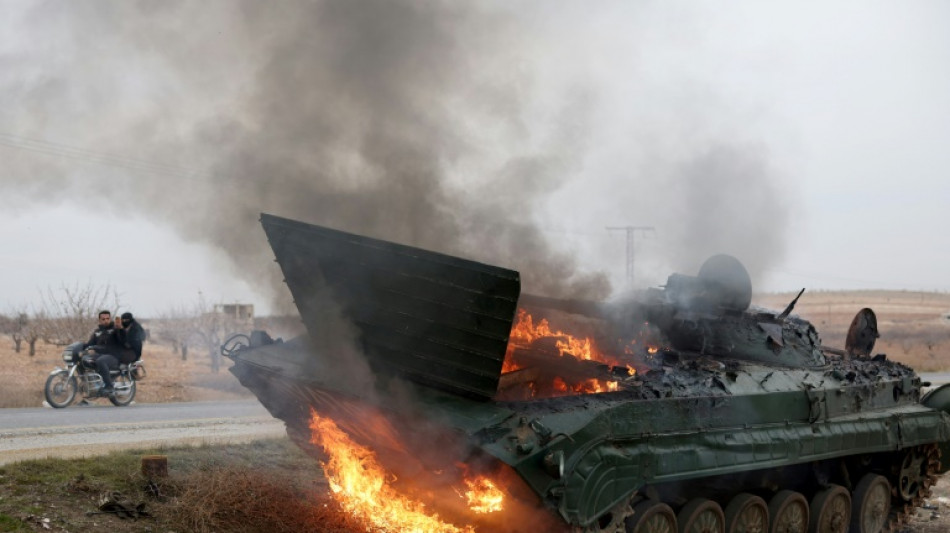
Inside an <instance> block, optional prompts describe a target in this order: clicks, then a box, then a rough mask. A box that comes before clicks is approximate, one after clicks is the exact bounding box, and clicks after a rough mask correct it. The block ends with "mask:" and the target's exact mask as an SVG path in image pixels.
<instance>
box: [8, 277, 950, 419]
mask: <svg viewBox="0 0 950 533" xmlns="http://www.w3.org/2000/svg"><path fill="white" fill-rule="evenodd" d="M794 296H795V295H794V294H793V293H782V294H759V295H756V296H755V297H754V298H753V304H754V305H758V306H760V307H766V308H769V309H778V310H781V309H783V308H784V307H785V306H786V305H788V302H790V301H791V300H792V298H794ZM863 307H870V308H871V309H873V310H874V312H875V313H876V314H877V319H878V329H879V330H880V333H881V338H880V339H878V342H877V345H876V346H875V350H874V351H875V353H885V354H887V356H888V357H889V358H891V359H893V360H896V361H900V362H902V363H905V364H907V365H910V366H912V367H914V368H915V369H917V370H918V371H922V372H933V371H941V370H950V319H947V318H946V315H947V314H948V313H950V294H944V293H933V292H907V291H814V292H811V291H806V292H805V294H804V295H803V296H802V297H801V299H800V300H799V301H798V304H797V305H796V306H795V311H794V313H795V314H797V315H799V316H801V317H802V318H805V319H807V320H809V321H811V322H812V323H813V324H814V325H815V327H816V328H817V329H818V332H819V333H820V334H821V338H822V342H823V343H824V344H825V345H827V346H831V347H837V348H843V347H844V339H845V335H846V333H847V331H848V326H849V325H850V324H851V320H852V319H853V318H854V315H855V313H857V312H858V311H859V310H860V309H861V308H863ZM61 350H62V348H61V347H58V346H50V345H46V344H42V343H40V344H38V345H37V354H36V356H34V357H30V356H28V355H27V354H26V346H25V345H24V347H23V350H22V351H21V353H19V354H17V353H14V351H13V341H12V340H11V339H10V338H9V337H6V336H0V361H3V364H2V365H0V380H2V383H3V386H2V387H0V408H2V407H35V406H39V405H40V404H41V403H42V402H43V384H44V383H45V381H46V376H47V375H48V374H49V372H50V371H51V370H52V369H53V367H54V366H56V365H62V360H61V359H60V352H61ZM142 359H143V360H144V361H145V365H146V368H147V369H148V377H147V378H146V379H145V380H144V381H143V382H142V383H141V384H140V387H139V389H138V396H137V400H138V401H142V402H181V401H199V400H212V399H236V398H241V397H244V398H247V397H250V394H249V393H248V391H247V390H246V389H245V388H244V387H242V386H241V385H240V383H238V381H237V379H236V378H234V376H232V375H231V373H230V372H228V371H227V368H228V366H229V363H230V361H228V360H224V361H223V362H222V368H221V371H220V372H218V373H212V372H211V370H210V359H209V356H208V354H207V353H206V352H202V351H200V350H192V351H191V352H190V353H189V357H188V360H187V361H183V360H182V359H181V356H180V355H178V354H174V353H172V351H171V349H170V348H169V347H167V346H164V345H160V344H155V343H147V344H146V345H145V350H144V355H143V358H142ZM98 401H105V400H98Z"/></svg>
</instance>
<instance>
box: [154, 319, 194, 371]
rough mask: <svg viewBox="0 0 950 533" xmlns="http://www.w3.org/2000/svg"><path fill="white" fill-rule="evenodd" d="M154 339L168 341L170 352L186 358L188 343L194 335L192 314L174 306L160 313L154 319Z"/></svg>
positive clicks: (183, 358)
mask: <svg viewBox="0 0 950 533" xmlns="http://www.w3.org/2000/svg"><path fill="white" fill-rule="evenodd" d="M156 329H157V331H156V339H157V340H158V342H161V343H168V344H170V345H171V347H172V352H173V353H176V354H181V360H182V361H187V360H188V344H189V343H190V342H191V340H192V337H193V336H194V329H195V326H194V315H193V314H192V313H191V311H186V310H184V308H181V307H175V308H172V309H169V310H168V311H165V312H163V313H161V314H160V315H159V317H158V320H157V321H156Z"/></svg>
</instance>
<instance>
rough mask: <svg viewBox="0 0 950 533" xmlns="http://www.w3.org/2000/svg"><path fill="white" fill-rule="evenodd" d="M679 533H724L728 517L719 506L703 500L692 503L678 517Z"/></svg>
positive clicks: (698, 499) (697, 499)
mask: <svg viewBox="0 0 950 533" xmlns="http://www.w3.org/2000/svg"><path fill="white" fill-rule="evenodd" d="M676 521H677V522H679V526H680V528H679V533H723V532H724V531H725V528H726V517H725V516H724V515H723V514H722V508H721V507H719V504H718V503H716V502H714V501H712V500H706V499H703V498H696V499H695V500H692V501H690V502H689V503H687V504H686V505H685V506H683V508H682V509H680V512H679V514H678V515H676Z"/></svg>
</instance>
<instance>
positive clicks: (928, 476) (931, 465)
mask: <svg viewBox="0 0 950 533" xmlns="http://www.w3.org/2000/svg"><path fill="white" fill-rule="evenodd" d="M920 449H921V451H922V452H923V453H924V456H925V461H926V468H925V470H924V473H923V476H922V477H923V479H922V481H921V484H920V490H918V491H917V495H916V496H914V497H913V499H911V500H910V501H903V500H902V499H901V497H900V493H899V490H898V485H897V483H892V487H891V512H890V514H889V515H888V519H887V524H886V525H885V527H884V531H886V532H890V533H900V532H902V531H906V528H907V527H908V526H909V521H910V519H911V518H912V517H913V516H914V514H915V513H916V512H917V509H918V508H919V507H921V506H923V504H924V500H925V499H926V498H928V497H929V496H930V492H931V491H930V489H931V487H933V486H934V484H935V483H937V479H938V478H939V473H938V471H939V469H940V448H939V447H938V446H937V445H936V444H928V445H926V446H921V447H920ZM898 470H899V467H898ZM897 479H898V481H899V474H898V476H897ZM891 481H893V479H892V480H891Z"/></svg>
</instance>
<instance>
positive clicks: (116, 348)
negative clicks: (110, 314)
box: [96, 313, 145, 394]
mask: <svg viewBox="0 0 950 533" xmlns="http://www.w3.org/2000/svg"><path fill="white" fill-rule="evenodd" d="M112 339H113V343H114V345H113V346H110V347H108V348H107V350H106V351H105V353H102V354H101V355H100V356H99V357H97V358H96V370H98V371H99V375H100V376H102V381H103V385H104V386H103V387H102V392H103V394H112V393H114V392H115V389H114V387H113V384H112V375H111V374H110V372H111V371H112V370H117V369H118V368H119V363H120V362H121V363H122V364H124V365H128V364H131V363H133V362H135V361H137V360H138V359H139V357H141V356H142V342H144V341H145V330H144V329H143V328H142V325H141V324H139V323H138V321H137V320H135V318H134V317H133V316H132V313H122V317H121V318H116V319H115V328H114V333H113V336H112ZM97 351H98V349H97Z"/></svg>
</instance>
